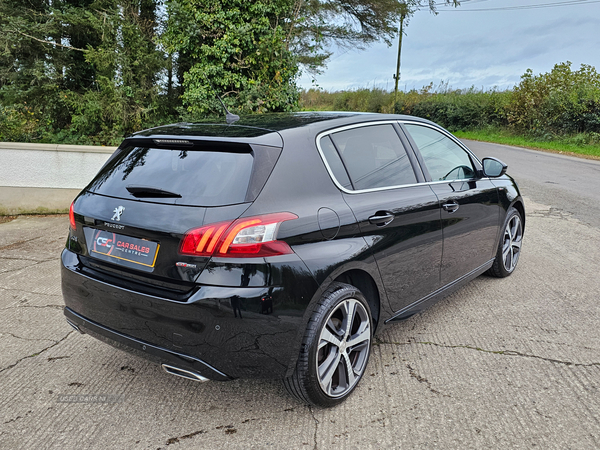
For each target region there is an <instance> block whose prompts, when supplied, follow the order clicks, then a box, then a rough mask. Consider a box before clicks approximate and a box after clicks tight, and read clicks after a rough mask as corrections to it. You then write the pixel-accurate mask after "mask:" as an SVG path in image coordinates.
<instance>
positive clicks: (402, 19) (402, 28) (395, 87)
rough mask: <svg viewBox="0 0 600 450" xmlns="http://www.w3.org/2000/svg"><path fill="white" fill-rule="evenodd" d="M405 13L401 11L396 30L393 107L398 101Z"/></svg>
mask: <svg viewBox="0 0 600 450" xmlns="http://www.w3.org/2000/svg"><path fill="white" fill-rule="evenodd" d="M406 15H407V12H406V11H403V12H402V15H401V16H400V29H399V30H398V60H397V61H396V75H394V80H396V82H395V86H394V105H395V104H396V102H397V101H398V81H400V56H401V54H402V35H403V34H404V19H406Z"/></svg>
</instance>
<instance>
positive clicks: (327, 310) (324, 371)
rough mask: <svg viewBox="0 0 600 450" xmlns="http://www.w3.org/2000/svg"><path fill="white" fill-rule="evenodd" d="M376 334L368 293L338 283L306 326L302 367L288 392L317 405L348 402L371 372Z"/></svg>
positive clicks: (299, 364) (288, 382)
mask: <svg viewBox="0 0 600 450" xmlns="http://www.w3.org/2000/svg"><path fill="white" fill-rule="evenodd" d="M372 333H373V327H372V318H371V311H370V309H369V305H368V304H367V301H366V300H365V297H364V296H363V294H362V293H361V292H360V291H359V290H358V289H356V288H355V287H354V286H351V285H348V284H344V283H337V282H336V283H333V284H332V285H331V286H330V287H329V288H328V289H327V291H325V293H324V294H323V296H322V297H321V300H320V301H319V303H318V304H317V308H316V310H315V312H314V313H313V316H312V317H311V319H310V321H309V323H308V325H307V327H306V331H305V334H304V339H303V342H302V348H301V350H300V355H299V358H298V362H297V364H296V370H295V371H294V373H293V375H292V376H291V377H289V378H286V379H285V380H284V385H285V387H286V389H287V390H288V392H289V393H290V394H292V396H294V397H296V398H297V399H299V400H300V401H303V402H305V403H308V404H312V405H317V406H325V407H329V406H334V405H337V404H338V403H341V402H342V401H344V400H345V399H346V398H348V396H349V395H350V394H351V393H352V391H353V390H354V388H355V387H356V386H357V384H358V382H359V381H360V379H361V378H362V376H363V374H364V372H365V369H366V367H367V362H368V361H369V353H370V351H371V341H372Z"/></svg>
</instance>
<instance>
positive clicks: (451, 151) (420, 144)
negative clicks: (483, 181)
mask: <svg viewBox="0 0 600 450" xmlns="http://www.w3.org/2000/svg"><path fill="white" fill-rule="evenodd" d="M404 127H405V128H406V130H407V131H408V132H409V133H410V135H411V136H412V138H413V140H414V141H415V143H416V144H417V148H418V149H419V151H420V152H421V155H422V156H423V161H424V162H425V166H426V167H427V170H428V171H429V174H430V175H431V179H432V181H441V180H464V179H470V178H473V177H474V176H475V170H473V163H472V162H471V158H470V157H469V155H468V153H467V152H466V151H465V150H464V149H463V148H461V147H460V146H459V145H458V144H457V143H456V142H454V141H453V140H452V139H450V138H449V137H448V136H446V135H444V134H443V133H441V132H439V131H437V130H434V129H433V128H429V127H425V126H422V125H414V124H404Z"/></svg>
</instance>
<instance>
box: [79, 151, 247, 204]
mask: <svg viewBox="0 0 600 450" xmlns="http://www.w3.org/2000/svg"><path fill="white" fill-rule="evenodd" d="M253 162H254V157H253V155H252V153H250V148H248V152H227V151H203V150H202V151H200V150H171V149H163V148H147V147H125V148H123V149H120V150H119V153H118V154H117V155H116V157H115V158H112V159H111V160H110V161H109V162H108V164H106V166H105V167H103V168H102V170H101V171H100V172H99V173H98V175H97V176H96V178H95V179H94V180H93V181H92V182H91V183H90V185H89V186H88V188H87V190H89V191H91V192H94V193H97V194H102V195H109V196H111V197H119V198H126V199H132V200H135V199H138V200H142V201H152V202H157V203H168V204H178V205H188V206H222V205H231V204H236V203H243V202H244V199H245V197H246V191H247V190H248V183H249V181H250V176H251V174H252V165H253Z"/></svg>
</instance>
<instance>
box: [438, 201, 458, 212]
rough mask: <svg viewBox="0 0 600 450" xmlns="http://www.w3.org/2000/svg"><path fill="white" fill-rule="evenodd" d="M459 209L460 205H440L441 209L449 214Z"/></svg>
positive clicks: (451, 203) (454, 203)
mask: <svg viewBox="0 0 600 450" xmlns="http://www.w3.org/2000/svg"><path fill="white" fill-rule="evenodd" d="M459 207H460V205H459V204H458V203H456V202H450V203H445V204H443V205H442V208H444V209H445V210H446V211H448V212H449V213H450V214H452V213H453V212H456V211H457V210H458V208H459Z"/></svg>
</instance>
